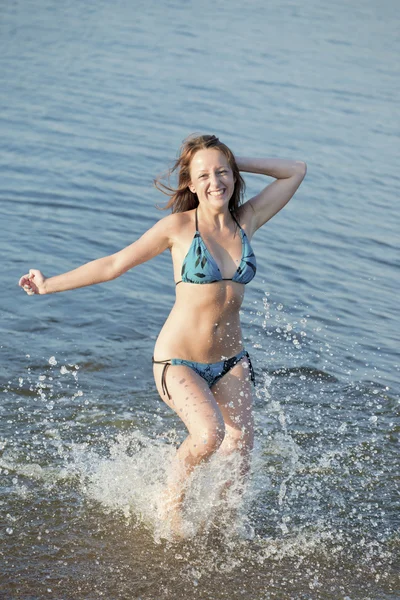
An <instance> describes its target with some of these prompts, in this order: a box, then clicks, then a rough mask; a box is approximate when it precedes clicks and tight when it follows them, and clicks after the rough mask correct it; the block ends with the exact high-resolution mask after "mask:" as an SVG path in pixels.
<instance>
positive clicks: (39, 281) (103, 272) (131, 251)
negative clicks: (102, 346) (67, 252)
mask: <svg viewBox="0 0 400 600" xmlns="http://www.w3.org/2000/svg"><path fill="white" fill-rule="evenodd" d="M171 217H173V215H169V216H168V217H165V218H164V219H161V220H160V221H158V223H156V224H155V225H154V226H153V227H152V228H151V229H149V230H148V231H146V233H144V234H143V235H142V237H140V238H139V239H138V240H137V241H136V242H134V243H133V244H131V245H130V246H127V247H126V248H124V249H123V250H120V251H119V252H116V253H115V254H111V255H110V256H104V257H103V258H98V259H97V260H93V261H91V262H88V263H86V264H84V265H82V266H81V267H78V268H77V269H74V270H73V271H69V272H68V273H63V274H62V275H56V276H55V277H49V278H46V277H44V276H43V274H42V273H41V272H40V271H38V270H37V269H31V270H30V271H29V273H28V274H27V275H24V276H23V277H21V279H20V280H19V285H20V286H21V287H22V288H23V289H24V290H25V291H26V293H27V294H29V295H33V294H54V293H55V292H64V291H66V290H73V289H76V288H80V287H85V286H87V285H93V284H95V283H103V282H104V281H110V280H111V279H115V278H116V277H119V276H120V275H122V274H123V273H125V272H126V271H128V270H129V269H131V268H132V267H135V266H137V265H140V264H141V263H143V262H146V261H147V260H150V259H151V258H154V257H155V256H157V255H158V254H161V252H164V250H166V249H167V248H169V247H170V244H171V242H170V240H171V237H172V219H171Z"/></svg>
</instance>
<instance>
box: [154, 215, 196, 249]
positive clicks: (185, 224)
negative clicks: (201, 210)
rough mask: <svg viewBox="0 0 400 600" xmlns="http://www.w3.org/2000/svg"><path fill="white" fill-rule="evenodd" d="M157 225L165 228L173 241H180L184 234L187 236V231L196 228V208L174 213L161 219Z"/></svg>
mask: <svg viewBox="0 0 400 600" xmlns="http://www.w3.org/2000/svg"><path fill="white" fill-rule="evenodd" d="M157 225H159V226H160V228H163V229H165V232H166V233H167V234H168V237H169V238H170V240H171V242H172V243H173V242H174V241H175V242H176V241H178V240H180V239H181V237H182V236H185V235H186V233H187V231H188V230H190V231H192V230H193V232H194V229H195V210H187V211H185V212H180V213H173V214H171V215H168V216H167V217H164V218H163V219H160V221H158V223H157Z"/></svg>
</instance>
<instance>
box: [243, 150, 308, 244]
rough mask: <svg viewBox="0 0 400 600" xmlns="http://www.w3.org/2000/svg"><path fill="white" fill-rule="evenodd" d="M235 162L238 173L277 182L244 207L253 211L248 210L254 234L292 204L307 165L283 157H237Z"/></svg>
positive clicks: (268, 186) (251, 232) (247, 216)
mask: <svg viewBox="0 0 400 600" xmlns="http://www.w3.org/2000/svg"><path fill="white" fill-rule="evenodd" d="M236 163H237V165H238V167H239V171H245V172H247V173H259V174H261V175H269V176H270V177H275V179H276V181H274V182H272V183H270V184H269V185H267V187H265V188H264V189H263V190H261V192H260V193H259V194H257V196H254V198H251V200H249V201H248V202H246V204H245V205H244V207H245V206H246V205H250V207H251V209H252V210H248V211H246V218H247V219H249V221H250V223H249V225H250V234H251V235H252V234H253V233H254V232H255V231H257V229H258V228H259V227H261V226H262V225H264V223H266V222H267V221H269V219H271V218H272V217H273V216H274V215H276V213H277V212H279V211H280V210H281V209H282V208H283V207H284V206H285V204H287V203H288V202H289V200H290V199H291V197H292V196H293V194H294V193H295V192H296V190H297V188H298V187H299V185H300V184H301V182H302V181H303V179H304V177H305V175H306V172H307V165H306V163H304V162H302V161H297V160H284V159H280V158H243V157H236Z"/></svg>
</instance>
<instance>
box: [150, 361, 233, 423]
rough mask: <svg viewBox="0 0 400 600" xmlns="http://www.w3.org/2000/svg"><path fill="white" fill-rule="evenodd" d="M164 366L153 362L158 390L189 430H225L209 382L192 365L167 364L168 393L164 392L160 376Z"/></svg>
mask: <svg viewBox="0 0 400 600" xmlns="http://www.w3.org/2000/svg"><path fill="white" fill-rule="evenodd" d="M163 368H164V366H163V365H160V364H154V365H153V371H154V379H155V382H156V386H157V390H158V393H159V394H160V396H161V398H162V399H163V400H164V402H165V403H166V404H167V405H168V406H169V407H170V408H172V410H174V411H175V412H176V414H177V415H178V417H180V419H182V421H183V422H184V424H185V425H186V427H187V429H188V431H189V433H196V431H200V430H203V431H204V430H210V428H211V429H215V430H216V429H219V430H221V431H223V430H224V428H225V426H224V418H223V416H222V414H221V410H220V408H219V406H218V404H217V402H216V400H215V398H214V395H213V393H212V392H211V390H210V388H209V387H208V384H207V382H206V381H204V379H203V378H202V377H200V375H198V374H197V373H195V371H193V369H191V368H190V367H187V366H185V365H170V366H168V368H167V372H166V376H165V381H166V384H167V388H168V392H169V394H170V396H171V397H170V398H168V394H166V393H164V391H163V389H162V385H161V377H162V371H163Z"/></svg>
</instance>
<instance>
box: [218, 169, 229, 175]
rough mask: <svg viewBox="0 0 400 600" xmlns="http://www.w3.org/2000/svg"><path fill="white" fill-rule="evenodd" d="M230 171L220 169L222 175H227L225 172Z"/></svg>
mask: <svg viewBox="0 0 400 600" xmlns="http://www.w3.org/2000/svg"><path fill="white" fill-rule="evenodd" d="M227 172H228V171H227V170H226V169H222V170H221V171H219V174H220V175H225V173H227Z"/></svg>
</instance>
